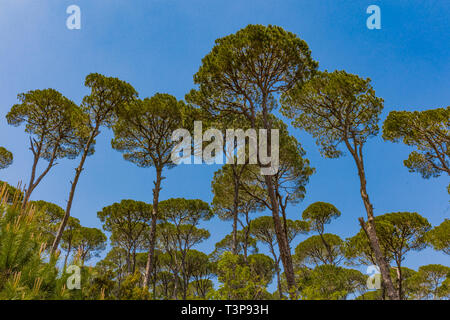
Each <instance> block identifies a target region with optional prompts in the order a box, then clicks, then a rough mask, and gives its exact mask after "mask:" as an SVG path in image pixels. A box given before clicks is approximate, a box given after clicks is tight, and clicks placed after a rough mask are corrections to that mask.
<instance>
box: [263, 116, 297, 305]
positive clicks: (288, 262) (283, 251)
mask: <svg viewBox="0 0 450 320" xmlns="http://www.w3.org/2000/svg"><path fill="white" fill-rule="evenodd" d="M263 120H264V128H265V129H267V131H268V132H267V136H268V137H271V132H270V130H271V125H269V121H268V116H267V110H266V108H263ZM269 139H270V138H269ZM270 146H271V143H270V141H268V143H267V151H268V154H271V152H272V150H271V148H270ZM264 180H265V183H266V186H267V193H268V195H269V199H270V205H271V207H272V208H271V209H272V217H273V223H274V228H275V234H276V236H277V242H278V248H279V250H280V257H281V261H282V263H283V268H284V273H285V275H286V281H287V286H288V288H289V291H292V290H293V289H294V288H295V274H294V266H293V264H292V256H291V250H290V248H289V241H288V239H287V236H286V230H284V227H283V223H282V221H281V219H280V214H279V203H278V200H277V196H276V193H275V190H274V186H273V181H272V176H269V175H265V176H264ZM290 295H291V298H295V295H293V293H292V292H290Z"/></svg>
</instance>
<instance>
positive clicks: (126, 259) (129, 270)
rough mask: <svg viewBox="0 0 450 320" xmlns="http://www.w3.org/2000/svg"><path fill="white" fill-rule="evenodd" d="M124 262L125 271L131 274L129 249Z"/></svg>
mask: <svg viewBox="0 0 450 320" xmlns="http://www.w3.org/2000/svg"><path fill="white" fill-rule="evenodd" d="M125 263H126V264H127V273H128V274H131V250H128V252H127V256H126V258H125Z"/></svg>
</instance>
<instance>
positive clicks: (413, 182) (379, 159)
mask: <svg viewBox="0 0 450 320" xmlns="http://www.w3.org/2000/svg"><path fill="white" fill-rule="evenodd" d="M72 4H76V5H78V6H79V7H80V8H81V20H82V22H81V23H82V25H81V30H68V29H67V28H66V19H67V17H68V14H66V8H67V7H68V6H69V5H72ZM371 4H377V5H379V6H380V8H381V26H382V29H381V30H369V29H367V28H366V19H367V17H368V16H369V15H368V14H366V8H367V7H368V6H369V5H371ZM449 14H450V3H449V2H446V1H432V0H430V1H401V0H398V1H375V0H372V1H343V0H342V1H337V0H329V1H325V0H317V1H310V0H303V1H299V0H297V1H274V0H271V1H263V0H258V1H235V0H228V1H217V0H216V1H210V0H202V1H199V0H190V1H167V0H165V1H163V0H158V1H143V0H142V1H141V0H139V1H125V0H123V1H119V0H108V1H100V0H96V1H92V0H89V1H88V0H70V1H63V0H58V1H55V0H53V1H32V0H20V1H17V0H2V1H1V2H0V41H1V46H0V145H1V146H4V147H6V148H7V149H9V150H11V151H12V152H13V153H14V156H15V159H14V164H13V165H12V166H11V167H10V168H8V169H6V170H2V171H1V172H0V179H1V180H6V181H8V182H9V183H11V184H14V185H15V184H16V183H17V182H18V181H19V180H22V181H24V182H25V181H28V179H29V173H30V168H31V160H32V158H31V152H30V151H29V150H28V144H27V143H28V137H27V136H26V134H25V133H24V131H23V127H19V128H15V127H12V126H9V125H8V124H7V122H6V119H5V115H6V113H7V112H8V110H9V109H10V108H11V106H12V105H13V104H14V103H16V102H17V100H16V96H17V94H18V93H20V92H25V91H28V90H33V89H42V88H49V87H51V88H54V89H57V90H59V91H60V92H62V93H63V94H64V95H65V96H67V97H69V98H70V99H72V100H74V101H75V102H77V103H79V102H80V101H81V99H82V97H83V96H84V95H85V94H87V89H86V88H85V87H84V86H83V83H84V78H85V76H86V75H87V74H88V73H91V72H98V73H102V74H105V75H108V76H115V77H119V78H120V79H122V80H126V81H128V82H130V83H131V84H132V85H133V86H134V87H135V88H136V89H137V91H138V92H139V93H140V96H141V97H147V96H152V95H153V94H155V93H156V92H167V93H170V94H173V95H175V96H176V97H177V98H178V99H183V98H184V95H185V93H187V92H188V91H189V90H190V89H191V88H192V87H193V81H192V76H193V74H194V73H195V72H196V71H197V70H198V67H199V65H200V62H201V59H202V58H203V56H204V55H205V54H207V53H208V52H209V51H210V50H211V48H212V46H213V43H214V40H215V39H216V38H219V37H223V36H226V35H228V34H230V33H234V32H236V31H237V30H239V29H241V28H243V27H245V26H246V25H247V24H256V23H258V24H265V25H266V24H274V25H279V26H281V27H283V28H285V29H286V30H289V31H291V32H294V33H296V34H297V35H299V37H300V38H302V39H303V40H305V41H306V42H307V43H308V45H309V46H310V49H311V50H312V55H313V57H314V59H315V60H317V61H318V62H319V68H320V69H321V70H325V69H327V70H335V69H344V70H346V71H347V72H351V73H355V74H358V75H360V76H362V77H370V78H371V79H372V84H373V87H374V88H375V90H376V93H377V95H378V96H380V97H382V98H383V99H384V100H385V109H384V112H383V114H382V119H383V120H384V119H385V117H386V116H387V114H388V112H389V111H391V110H399V109H403V110H424V109H430V108H437V107H444V106H448V105H449V100H450V91H449V88H450V80H449V78H450V77H449V76H450V59H449V57H450V42H449V35H450V20H449V19H448V17H449ZM291 133H292V134H293V135H295V136H296V137H297V138H298V139H299V141H300V142H301V143H302V145H303V148H304V149H305V150H306V152H307V157H308V158H309V159H310V161H311V165H312V166H314V167H315V168H316V171H317V172H316V173H315V174H314V175H313V176H312V177H311V180H310V183H309V184H308V185H307V194H306V198H305V199H304V201H303V202H302V203H300V204H299V205H297V206H296V207H291V208H289V217H290V218H292V219H298V218H300V215H301V212H302V211H303V210H304V209H305V208H306V207H307V206H308V205H309V204H311V203H313V202H315V201H326V202H330V203H333V204H334V205H335V206H336V207H337V208H338V209H339V210H341V212H342V216H341V218H339V219H338V220H336V221H334V222H333V223H332V224H331V225H330V226H329V227H328V230H327V231H328V232H333V233H337V234H339V235H340V236H341V237H343V238H345V237H349V236H351V235H353V234H354V233H355V232H357V231H358V230H359V226H358V221H357V218H358V217H360V216H365V211H364V207H363V204H362V201H361V198H360V196H359V180H358V178H357V174H356V168H355V165H354V162H353V160H352V159H351V157H349V156H346V157H343V158H340V159H337V160H330V159H324V158H322V157H321V156H320V154H319V153H318V149H317V147H316V145H315V144H314V141H313V140H312V139H311V137H310V136H309V135H308V134H306V133H304V132H300V131H299V130H298V129H293V128H291ZM111 137H112V134H111V132H109V131H108V130H106V129H104V130H103V132H102V134H101V136H100V137H99V139H98V143H97V152H96V153H95V154H94V155H93V156H91V157H90V158H88V160H87V163H86V166H85V171H84V172H83V174H82V176H81V179H80V182H79V185H78V189H77V192H76V196H75V201H74V205H73V209H72V212H73V215H74V216H75V217H77V218H79V219H80V220H81V222H82V224H84V225H86V226H90V227H94V226H95V227H101V225H100V222H99V220H98V219H97V211H99V210H101V209H102V208H103V207H104V206H106V205H110V204H112V203H113V202H119V201H120V200H122V199H136V200H143V201H147V202H150V201H151V188H152V187H153V182H152V181H153V179H154V177H155V173H154V170H153V169H152V168H150V169H142V168H138V167H137V166H135V165H133V164H132V163H129V162H126V161H124V160H123V159H122V155H121V154H120V153H118V152H117V151H114V150H113V149H112V148H111V146H110V140H111ZM411 150H412V149H410V148H408V147H406V146H403V145H401V144H393V143H390V142H384V141H383V140H382V138H381V137H380V136H378V137H376V138H373V139H372V140H371V141H370V142H369V143H367V146H366V148H365V158H366V171H367V179H368V191H369V194H370V197H371V200H372V202H373V204H374V208H375V213H376V214H383V213H387V212H397V211H415V212H418V213H420V214H422V215H423V216H425V217H426V218H427V219H428V220H429V221H430V223H431V224H432V225H437V224H440V223H441V222H442V221H443V220H444V219H445V218H449V217H450V203H449V195H448V194H447V192H446V186H447V185H448V184H449V179H448V176H442V177H440V178H436V179H430V180H424V179H422V178H421V177H420V176H419V175H418V174H414V173H409V172H408V170H407V169H406V168H405V167H404V166H403V163H402V161H403V159H405V158H406V157H407V155H408V153H409V152H410V151H411ZM76 165H77V161H69V160H62V161H59V164H58V165H57V166H56V167H55V168H54V169H53V170H52V171H51V172H50V173H49V175H48V176H47V177H46V178H45V179H44V180H43V182H42V183H41V184H40V185H39V187H38V188H37V190H35V192H34V194H33V195H32V198H33V199H35V200H37V199H44V200H47V201H51V202H54V203H57V204H59V205H61V206H63V207H64V205H65V203H66V200H67V197H68V193H69V187H70V185H69V180H71V179H72V177H73V174H74V168H75V167H76ZM217 169H218V166H217V165H211V166H208V165H190V166H180V167H176V168H174V169H172V170H170V171H168V172H167V171H166V172H165V176H166V177H167V179H166V180H164V181H163V189H162V192H161V198H162V199H167V198H170V197H186V198H199V199H203V200H205V201H208V202H209V201H211V199H212V194H211V192H210V189H211V188H210V182H211V179H212V176H213V173H214V171H215V170H217ZM202 226H203V227H205V228H208V229H209V230H210V231H211V238H210V239H209V240H207V241H205V242H204V243H203V244H201V245H200V246H198V249H200V250H204V251H206V252H210V251H212V250H213V247H214V243H215V242H217V241H218V240H220V239H221V238H222V237H223V236H224V235H225V234H227V233H229V232H230V231H231V224H230V223H227V222H221V221H219V220H218V219H213V220H211V221H209V222H207V223H203V224H202ZM304 239H305V236H301V237H298V239H297V240H296V241H295V242H294V244H293V246H292V247H293V248H294V247H295V246H296V244H297V243H298V242H299V241H301V240H304ZM428 263H441V264H446V265H450V259H449V258H448V257H446V256H444V254H441V253H438V252H434V251H433V250H431V249H426V250H424V251H421V252H419V253H412V254H409V255H408V257H407V259H406V261H405V266H408V267H411V268H415V269H416V268H418V266H420V265H423V264H428Z"/></svg>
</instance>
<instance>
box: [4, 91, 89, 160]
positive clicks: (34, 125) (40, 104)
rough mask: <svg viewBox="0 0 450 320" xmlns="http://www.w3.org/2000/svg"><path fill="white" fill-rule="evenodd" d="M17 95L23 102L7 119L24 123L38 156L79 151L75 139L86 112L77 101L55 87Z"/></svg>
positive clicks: (69, 154)
mask: <svg viewBox="0 0 450 320" xmlns="http://www.w3.org/2000/svg"><path fill="white" fill-rule="evenodd" d="M17 98H18V99H19V100H20V102H21V103H20V104H15V105H14V106H13V107H12V108H11V110H10V111H9V112H8V114H7V115H6V119H7V120H8V123H9V124H11V125H14V126H19V125H21V124H22V123H25V132H27V133H28V134H30V136H31V138H30V141H31V147H32V151H33V153H34V155H35V157H37V158H43V159H45V160H47V161H51V160H52V159H56V158H64V157H69V158H73V157H75V156H76V155H77V154H78V153H79V149H78V148H77V147H76V144H75V140H76V138H77V134H78V132H77V125H78V124H79V123H80V121H82V119H83V113H82V111H81V109H80V108H79V107H78V106H77V105H76V104H75V103H74V102H72V101H71V100H69V99H68V98H66V97H64V96H63V95H62V94H61V93H59V92H58V91H56V90H54V89H44V90H34V91H29V92H27V93H21V94H19V95H18V96H17Z"/></svg>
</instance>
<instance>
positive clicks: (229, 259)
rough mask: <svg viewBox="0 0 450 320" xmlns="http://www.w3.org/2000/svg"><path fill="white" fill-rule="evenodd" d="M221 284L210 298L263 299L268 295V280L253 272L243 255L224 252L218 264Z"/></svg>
mask: <svg viewBox="0 0 450 320" xmlns="http://www.w3.org/2000/svg"><path fill="white" fill-rule="evenodd" d="M217 273H218V280H219V281H220V282H221V285H220V287H219V289H218V290H217V291H215V292H214V293H213V294H211V296H210V298H212V299H217V300H224V299H226V300H249V299H250V300H261V299H264V298H265V297H267V295H268V292H267V290H266V286H267V281H266V280H264V279H262V278H261V277H260V276H257V275H255V274H254V273H252V270H251V268H250V267H249V266H247V265H245V264H244V263H243V262H242V257H241V256H238V255H233V254H232V253H231V252H224V253H223V255H222V256H221V258H220V259H219V262H218V264H217Z"/></svg>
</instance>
